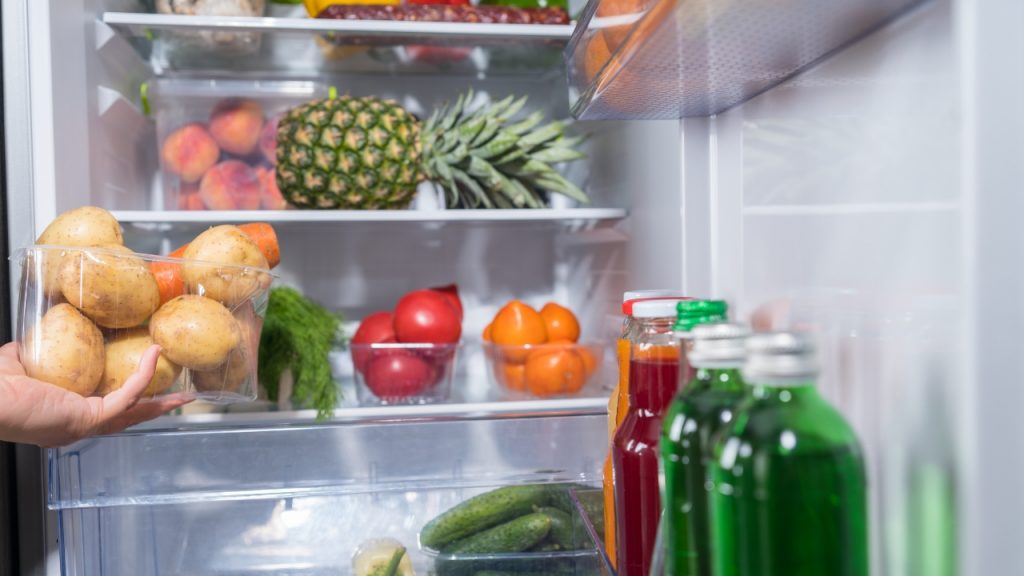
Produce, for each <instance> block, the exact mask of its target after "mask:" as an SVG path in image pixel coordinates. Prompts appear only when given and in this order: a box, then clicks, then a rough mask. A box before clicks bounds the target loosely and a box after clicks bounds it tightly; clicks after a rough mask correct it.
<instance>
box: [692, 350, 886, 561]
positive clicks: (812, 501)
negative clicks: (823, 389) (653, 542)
mask: <svg viewBox="0 0 1024 576" xmlns="http://www.w3.org/2000/svg"><path fill="white" fill-rule="evenodd" d="M747 353H748V357H747V362H746V364H745V366H744V370H743V375H744V378H745V379H746V381H747V382H748V383H749V384H750V395H749V396H748V397H747V398H746V399H745V400H744V401H743V402H742V404H741V405H740V407H739V408H738V410H737V414H736V417H735V423H734V424H733V425H732V427H731V428H730V429H728V430H724V431H723V434H722V436H720V437H719V439H718V440H717V441H716V443H715V459H714V461H712V463H711V474H710V477H709V480H710V485H709V489H710V490H711V496H710V497H711V516H712V529H713V542H712V556H713V563H712V564H713V570H714V574H715V576H823V575H826V574H827V575H828V576H867V574H868V569H869V566H868V526H867V522H868V514H867V487H866V476H865V469H864V463H863V459H862V457H861V450H860V446H859V444H858V441H857V437H856V435H855V434H854V432H853V430H852V429H851V428H850V426H849V425H848V424H847V422H846V420H844V419H843V417H842V416H841V415H840V414H839V412H838V411H836V410H835V409H834V408H833V407H832V406H831V405H829V404H828V402H826V401H825V400H824V399H823V398H822V397H821V396H820V395H819V394H818V391H817V389H816V387H815V378H816V376H817V367H816V364H815V361H814V348H813V345H812V343H811V341H810V340H809V338H808V337H806V336H803V335H800V334H793V333H771V334H759V335H755V336H753V337H751V338H750V339H749V340H748V343H747Z"/></svg>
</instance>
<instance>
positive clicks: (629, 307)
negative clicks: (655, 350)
mask: <svg viewBox="0 0 1024 576" xmlns="http://www.w3.org/2000/svg"><path fill="white" fill-rule="evenodd" d="M659 298H665V299H669V300H679V299H681V298H683V296H682V295H681V294H679V293H678V292H677V291H676V290H668V289H664V288H656V289H649V290H631V291H629V292H624V293H623V294H622V316H623V319H622V332H621V334H620V335H619V339H618V341H617V342H616V355H617V357H618V361H619V380H618V382H617V383H616V384H615V388H614V389H613V390H612V393H611V395H610V396H609V397H608V455H607V456H606V457H605V460H604V476H603V479H602V480H603V483H602V484H603V488H604V525H605V526H615V480H614V470H613V468H612V450H611V444H612V442H613V441H614V440H615V432H616V431H617V430H618V429H619V426H621V425H622V421H623V419H625V417H626V411H627V409H628V408H629V345H630V340H631V339H632V336H633V327H634V326H635V324H636V322H635V321H634V320H633V304H634V303H635V302H641V301H645V300H654V299H659ZM604 545H605V552H606V553H607V554H608V560H609V562H611V564H612V566H615V565H616V560H617V557H616V546H615V530H611V529H608V530H605V535H604Z"/></svg>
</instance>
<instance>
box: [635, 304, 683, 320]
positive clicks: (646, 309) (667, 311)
mask: <svg viewBox="0 0 1024 576" xmlns="http://www.w3.org/2000/svg"><path fill="white" fill-rule="evenodd" d="M677 302H678V300H638V301H636V302H633V312H632V314H631V316H633V318H675V316H676V303H677Z"/></svg>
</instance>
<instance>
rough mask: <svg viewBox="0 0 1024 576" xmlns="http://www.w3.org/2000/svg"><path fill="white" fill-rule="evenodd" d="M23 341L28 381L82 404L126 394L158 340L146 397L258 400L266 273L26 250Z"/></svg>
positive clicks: (119, 255) (102, 253) (115, 253)
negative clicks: (86, 398) (86, 399)
mask: <svg viewBox="0 0 1024 576" xmlns="http://www.w3.org/2000/svg"><path fill="white" fill-rule="evenodd" d="M15 257H16V259H17V260H18V261H19V263H20V265H21V287H20V300H19V316H18V330H17V341H18V342H19V343H20V349H19V352H20V355H21V360H22V363H24V364H25V366H26V369H27V371H28V374H29V375H30V376H32V377H34V378H37V379H40V380H43V381H45V382H49V383H51V384H54V385H57V386H60V387H62V388H65V389H67V390H72V391H74V392H77V393H79V394H81V395H83V396H91V395H98V396H102V395H105V394H108V393H110V392H112V391H113V390H116V389H118V388H120V387H121V386H122V385H123V384H124V381H125V379H126V378H127V377H128V375H130V374H131V373H132V372H134V371H135V369H136V367H137V366H138V362H139V359H140V357H141V355H142V353H143V352H144V351H145V350H146V349H147V348H148V347H149V346H150V345H151V344H153V343H154V342H155V343H159V344H160V346H161V347H162V348H163V352H162V353H161V358H160V359H159V361H158V363H157V370H156V374H155V375H154V377H153V379H152V381H151V383H150V385H149V387H148V388H147V389H146V392H145V396H144V397H145V398H156V397H161V396H165V395H168V394H183V395H186V396H188V397H195V398H202V399H204V400H207V401H213V402H222V403H231V402H243V401H250V400H254V399H255V398H256V390H257V374H256V366H257V360H258V353H259V340H260V331H261V329H262V325H263V316H264V314H265V312H266V306H267V294H268V291H269V288H270V284H271V282H272V280H273V275H272V274H271V273H270V272H269V271H268V270H265V269H258V268H249V267H245V266H231V265H225V264H216V263H209V262H199V261H195V260H182V259H177V258H166V257H162V256H150V255H147V254H136V253H133V252H131V251H130V250H128V249H127V248H117V247H114V246H111V247H108V248H75V247H63V246H33V247H31V248H27V249H25V250H22V251H20V252H19V253H18V254H17V255H16V256H15Z"/></svg>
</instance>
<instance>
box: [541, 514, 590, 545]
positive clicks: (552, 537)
mask: <svg viewBox="0 0 1024 576" xmlns="http://www.w3.org/2000/svg"><path fill="white" fill-rule="evenodd" d="M537 512H540V513H541V514H544V515H545V516H547V517H548V518H550V519H551V533H550V534H549V535H548V540H549V541H550V542H551V543H553V544H555V545H557V546H558V548H556V550H557V549H562V550H576V549H577V548H579V544H582V542H577V540H582V538H577V537H576V534H575V530H573V526H572V517H571V516H570V515H568V514H566V513H565V512H562V511H561V510H559V509H558V508H551V507H544V508H538V509H537ZM582 528H583V527H582V526H581V527H580V529H581V530H582Z"/></svg>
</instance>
